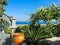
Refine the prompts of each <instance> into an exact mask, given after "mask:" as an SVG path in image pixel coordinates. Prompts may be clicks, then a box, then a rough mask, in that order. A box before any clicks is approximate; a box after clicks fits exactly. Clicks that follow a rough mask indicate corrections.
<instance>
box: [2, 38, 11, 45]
mask: <svg viewBox="0 0 60 45" xmlns="http://www.w3.org/2000/svg"><path fill="white" fill-rule="evenodd" d="M2 45H11V38H6V40H5V41H4V42H3V44H2Z"/></svg>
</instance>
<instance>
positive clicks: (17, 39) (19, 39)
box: [13, 29, 24, 45]
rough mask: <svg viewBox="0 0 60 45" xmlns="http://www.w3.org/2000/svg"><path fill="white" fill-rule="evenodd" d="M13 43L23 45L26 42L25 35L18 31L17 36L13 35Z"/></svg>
mask: <svg viewBox="0 0 60 45" xmlns="http://www.w3.org/2000/svg"><path fill="white" fill-rule="evenodd" d="M13 41H14V43H15V44H16V45H21V44H22V43H23V42H24V33H22V32H19V31H18V29H16V31H15V34H14V35H13Z"/></svg>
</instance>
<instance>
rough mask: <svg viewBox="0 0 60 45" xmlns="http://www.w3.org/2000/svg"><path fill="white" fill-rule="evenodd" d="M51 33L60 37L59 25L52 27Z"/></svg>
mask: <svg viewBox="0 0 60 45" xmlns="http://www.w3.org/2000/svg"><path fill="white" fill-rule="evenodd" d="M53 33H54V34H55V35H56V36H60V24H57V25H54V29H53Z"/></svg>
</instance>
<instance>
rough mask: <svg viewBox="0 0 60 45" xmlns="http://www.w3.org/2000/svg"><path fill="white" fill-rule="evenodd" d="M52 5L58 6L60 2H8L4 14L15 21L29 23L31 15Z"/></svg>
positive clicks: (24, 0) (28, 0)
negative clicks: (41, 8)
mask: <svg viewBox="0 0 60 45" xmlns="http://www.w3.org/2000/svg"><path fill="white" fill-rule="evenodd" d="M52 3H55V4H56V6H58V5H60V0H8V5H7V6H5V10H6V11H5V14H7V15H8V16H12V17H14V18H15V19H16V21H29V19H30V16H31V14H32V13H34V12H36V10H38V9H39V8H40V7H48V6H51V4H52Z"/></svg>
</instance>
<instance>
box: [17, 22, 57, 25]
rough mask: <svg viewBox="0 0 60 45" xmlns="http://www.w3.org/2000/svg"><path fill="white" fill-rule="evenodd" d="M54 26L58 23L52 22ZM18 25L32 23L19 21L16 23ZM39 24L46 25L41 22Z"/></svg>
mask: <svg viewBox="0 0 60 45" xmlns="http://www.w3.org/2000/svg"><path fill="white" fill-rule="evenodd" d="M52 23H53V24H57V23H56V22H52ZM16 24H17V25H19V24H31V22H22V21H17V22H16ZM39 24H46V23H45V22H39Z"/></svg>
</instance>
